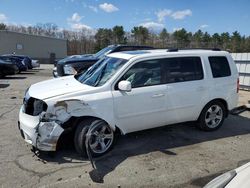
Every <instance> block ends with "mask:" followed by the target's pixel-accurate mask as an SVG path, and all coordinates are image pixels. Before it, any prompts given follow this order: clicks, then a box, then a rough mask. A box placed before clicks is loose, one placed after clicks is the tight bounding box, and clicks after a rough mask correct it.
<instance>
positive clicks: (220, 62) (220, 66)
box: [208, 56, 231, 78]
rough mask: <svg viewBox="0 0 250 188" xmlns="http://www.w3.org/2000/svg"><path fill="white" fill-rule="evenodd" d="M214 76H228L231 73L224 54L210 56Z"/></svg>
mask: <svg viewBox="0 0 250 188" xmlns="http://www.w3.org/2000/svg"><path fill="white" fill-rule="evenodd" d="M208 60H209V63H210V67H211V70H212V74H213V77H214V78H220V77H227V76H230V75H231V71H230V67H229V63H228V60H227V58H226V57H224V56H214V57H209V58H208Z"/></svg>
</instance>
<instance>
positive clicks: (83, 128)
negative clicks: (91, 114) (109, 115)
mask: <svg viewBox="0 0 250 188" xmlns="http://www.w3.org/2000/svg"><path fill="white" fill-rule="evenodd" d="M89 128H91V129H92V132H91V135H92V136H91V137H90V139H89V145H88V148H89V151H90V152H91V155H92V156H93V157H98V156H101V155H104V154H105V153H107V152H108V151H110V150H111V149H112V147H113V145H114V142H115V138H116V137H115V133H114V131H113V130H112V129H111V128H110V126H109V125H108V124H107V123H106V122H105V121H103V120H97V119H87V120H82V121H80V122H79V123H78V125H77V128H76V131H75V136H74V145H75V149H76V151H77V153H79V154H80V155H81V156H84V157H87V151H86V145H85V141H86V134H87V132H88V131H89Z"/></svg>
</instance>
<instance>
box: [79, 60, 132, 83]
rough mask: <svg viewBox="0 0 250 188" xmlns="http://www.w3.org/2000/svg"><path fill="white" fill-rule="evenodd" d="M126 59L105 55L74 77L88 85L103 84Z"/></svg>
mask: <svg viewBox="0 0 250 188" xmlns="http://www.w3.org/2000/svg"><path fill="white" fill-rule="evenodd" d="M126 62H127V60H125V59H120V58H113V57H105V58H103V59H101V60H99V61H97V62H96V63H95V64H94V65H93V66H92V67H90V68H89V69H88V70H87V71H86V72H85V73H83V74H80V75H77V76H76V77H75V78H76V79H77V80H78V81H79V82H81V83H83V84H87V85H90V86H94V87H97V86H102V85H103V84H105V83H106V82H107V81H108V80H109V79H110V78H111V77H112V76H113V75H114V74H115V73H116V72H117V71H118V70H119V69H120V68H121V67H122V66H123V65H124V64H125V63H126Z"/></svg>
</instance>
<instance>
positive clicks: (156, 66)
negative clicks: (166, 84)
mask: <svg viewBox="0 0 250 188" xmlns="http://www.w3.org/2000/svg"><path fill="white" fill-rule="evenodd" d="M120 80H127V81H130V82H131V85H132V88H137V87H143V86H152V85H158V84H161V83H163V82H162V76H161V62H160V60H150V61H143V62H140V63H137V64H135V65H133V66H132V67H131V68H130V69H129V70H128V71H127V72H126V73H125V74H124V75H123V77H122V78H121V79H120Z"/></svg>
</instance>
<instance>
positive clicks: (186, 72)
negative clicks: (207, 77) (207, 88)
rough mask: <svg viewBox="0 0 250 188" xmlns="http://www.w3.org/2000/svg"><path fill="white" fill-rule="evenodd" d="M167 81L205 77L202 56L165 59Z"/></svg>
mask: <svg viewBox="0 0 250 188" xmlns="http://www.w3.org/2000/svg"><path fill="white" fill-rule="evenodd" d="M163 64H164V72H165V75H166V83H175V82H186V81H193V80H201V79H203V70H202V64H201V59H200V57H177V58H167V59H163Z"/></svg>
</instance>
